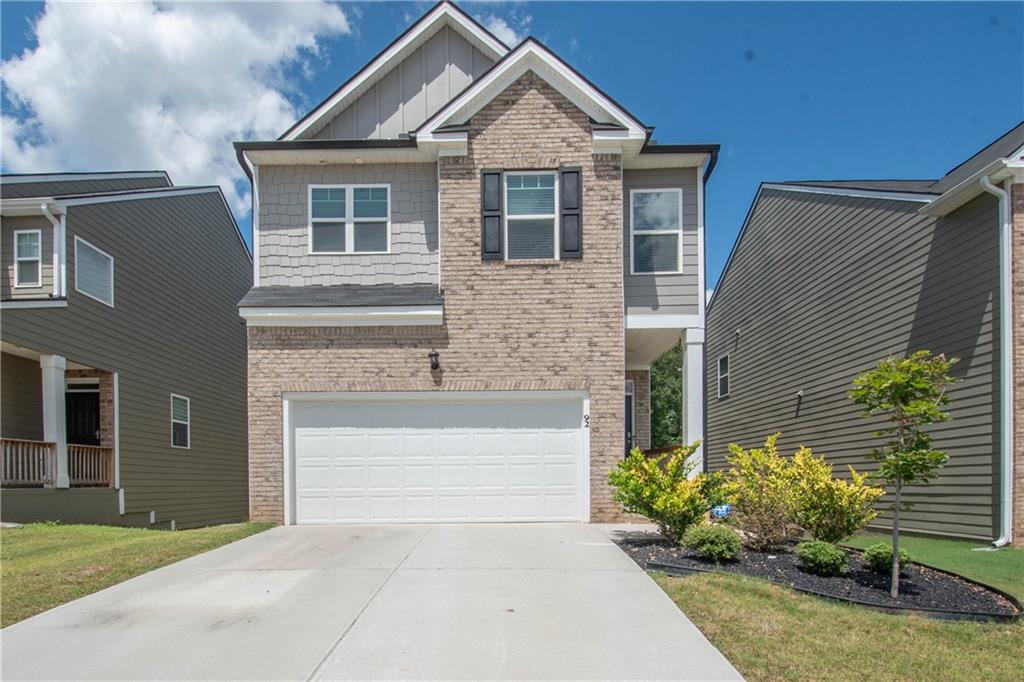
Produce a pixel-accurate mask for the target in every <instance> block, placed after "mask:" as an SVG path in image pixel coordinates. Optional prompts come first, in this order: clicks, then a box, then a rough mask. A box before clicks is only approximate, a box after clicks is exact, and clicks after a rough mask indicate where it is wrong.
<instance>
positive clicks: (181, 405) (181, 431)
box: [171, 393, 192, 449]
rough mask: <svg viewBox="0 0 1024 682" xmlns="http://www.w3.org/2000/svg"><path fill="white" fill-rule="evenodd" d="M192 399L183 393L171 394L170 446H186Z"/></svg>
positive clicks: (188, 439) (189, 432)
mask: <svg viewBox="0 0 1024 682" xmlns="http://www.w3.org/2000/svg"><path fill="white" fill-rule="evenodd" d="M191 428H192V401H191V400H189V399H188V398H186V397H185V396H183V395H176V394H174V393H172V394H171V447H172V448H186V449H187V448H188V447H190V445H191V440H192V434H191Z"/></svg>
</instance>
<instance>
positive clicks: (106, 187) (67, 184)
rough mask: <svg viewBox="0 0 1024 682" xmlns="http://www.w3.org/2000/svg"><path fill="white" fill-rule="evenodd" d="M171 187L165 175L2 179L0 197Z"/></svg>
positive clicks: (0, 180)
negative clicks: (65, 178)
mask: <svg viewBox="0 0 1024 682" xmlns="http://www.w3.org/2000/svg"><path fill="white" fill-rule="evenodd" d="M154 187H170V183H168V182H167V178H166V177H164V176H163V175H160V176H154V177H145V178H94V179H90V180H75V179H68V180H56V181H55V180H49V181H45V182H9V181H5V179H4V178H0V197H2V198H4V199H20V198H23V197H53V196H62V195H69V194H89V193H92V192H120V191H123V190H129V189H152V188H154Z"/></svg>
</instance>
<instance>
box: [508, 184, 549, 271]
mask: <svg viewBox="0 0 1024 682" xmlns="http://www.w3.org/2000/svg"><path fill="white" fill-rule="evenodd" d="M524 175H550V176H552V177H553V178H554V179H555V212H554V213H531V214H528V215H526V214H524V215H517V216H509V211H508V179H509V177H516V176H524ZM501 183H502V188H501V191H502V192H504V195H503V196H502V201H503V202H504V204H503V206H504V207H505V210H504V211H502V221H503V222H504V225H503V226H502V232H503V233H504V238H505V243H504V245H503V247H502V248H503V249H504V252H505V260H507V261H520V260H526V261H529V260H561V253H560V252H561V250H562V243H561V239H559V237H560V236H561V235H560V234H559V232H560V230H559V229H558V224H559V222H560V221H559V219H558V206H559V202H560V200H561V196H560V194H559V189H560V188H559V186H558V185H559V184H560V183H559V182H558V171H554V170H533V171H505V172H504V173H503V174H502V178H501ZM510 217H511V219H512V221H516V220H538V219H547V218H553V219H554V220H553V223H554V231H555V235H554V256H553V257H551V258H511V257H510V256H509V252H508V221H509V218H510Z"/></svg>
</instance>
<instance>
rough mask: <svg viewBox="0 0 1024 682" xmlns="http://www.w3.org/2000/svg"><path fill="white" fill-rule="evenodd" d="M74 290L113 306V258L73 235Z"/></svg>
mask: <svg viewBox="0 0 1024 682" xmlns="http://www.w3.org/2000/svg"><path fill="white" fill-rule="evenodd" d="M75 290H76V291H78V292H79V293H82V294H85V295H86V296H88V297H89V298H94V299H96V300H97V301H99V302H100V303H106V304H107V305H109V306H110V307H111V308H113V307H114V258H113V256H111V255H110V254H108V253H107V252H105V251H101V250H100V249H98V248H96V247H95V246H93V245H92V244H90V243H89V242H87V241H85V240H84V239H82V238H81V237H75Z"/></svg>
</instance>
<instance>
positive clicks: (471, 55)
mask: <svg viewBox="0 0 1024 682" xmlns="http://www.w3.org/2000/svg"><path fill="white" fill-rule="evenodd" d="M493 63H494V60H492V59H490V58H488V57H487V56H485V55H484V54H483V53H482V52H480V51H479V50H478V49H476V48H475V47H474V46H473V45H472V44H470V43H469V41H467V40H466V39H465V38H463V37H462V36H461V35H459V34H458V32H456V31H454V30H452V29H451V28H449V27H447V26H445V27H443V28H442V29H441V30H439V31H438V32H437V33H435V34H434V35H433V36H431V37H430V38H429V39H428V40H427V41H426V42H425V43H424V44H423V45H421V46H420V47H419V48H417V49H416V50H415V51H414V52H411V53H410V54H409V56H408V57H406V58H405V59H403V60H402V61H401V62H399V64H398V65H397V66H396V67H395V68H393V69H392V70H391V71H389V72H388V73H387V74H385V75H384V77H383V78H381V79H380V80H379V81H377V82H376V83H374V84H373V85H372V86H371V87H370V88H369V89H368V90H367V91H366V92H365V93H363V94H362V95H360V97H359V98H358V99H356V100H355V101H354V102H352V104H351V105H349V106H348V107H346V108H345V109H343V110H342V111H341V112H339V113H338V115H337V116H335V117H334V118H333V119H331V120H330V121H329V122H328V123H327V124H326V125H325V126H324V127H323V128H321V129H320V130H319V131H317V132H316V133H315V134H314V135H313V137H314V138H315V139H319V140H353V139H395V138H397V137H399V136H400V135H402V134H406V133H409V132H412V131H413V130H416V129H417V128H418V127H420V125H422V124H423V123H424V122H425V121H426V120H427V118H428V117H430V116H433V115H434V114H436V113H437V112H438V111H440V109H441V107H443V106H444V105H445V104H447V103H448V102H449V101H450V100H451V99H452V98H453V97H455V95H457V94H459V93H460V92H462V90H464V89H465V88H466V86H468V85H469V84H470V83H472V82H473V81H474V80H475V79H476V78H477V77H479V76H480V74H482V73H483V72H484V71H486V70H487V69H488V68H490V66H491V64H493Z"/></svg>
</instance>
